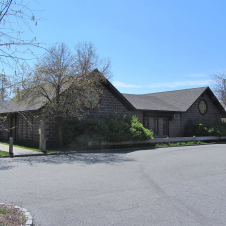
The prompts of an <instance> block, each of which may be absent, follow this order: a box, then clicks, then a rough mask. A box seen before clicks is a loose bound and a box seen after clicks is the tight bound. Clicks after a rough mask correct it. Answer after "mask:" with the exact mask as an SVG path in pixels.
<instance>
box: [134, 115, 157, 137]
mask: <svg viewBox="0 0 226 226" xmlns="http://www.w3.org/2000/svg"><path fill="white" fill-rule="evenodd" d="M130 133H131V137H132V140H150V139H153V132H151V131H150V130H149V129H146V128H144V126H143V125H142V124H141V123H140V122H139V121H138V118H137V117H136V116H133V117H132V120H131V127H130Z"/></svg>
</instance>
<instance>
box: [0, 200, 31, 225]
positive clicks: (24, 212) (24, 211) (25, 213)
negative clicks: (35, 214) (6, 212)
mask: <svg viewBox="0 0 226 226" xmlns="http://www.w3.org/2000/svg"><path fill="white" fill-rule="evenodd" d="M0 205H8V206H14V205H12V204H6V203H0ZM14 208H15V209H19V210H20V211H22V212H23V214H24V216H25V218H26V223H25V225H26V226H33V220H32V217H31V214H30V213H29V212H28V211H27V209H25V208H22V207H20V206H14Z"/></svg>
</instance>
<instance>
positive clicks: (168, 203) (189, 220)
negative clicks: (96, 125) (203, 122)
mask: <svg viewBox="0 0 226 226" xmlns="http://www.w3.org/2000/svg"><path fill="white" fill-rule="evenodd" d="M0 202H3V203H9V204H15V205H18V206H22V207H24V208H26V209H27V210H28V211H29V212H30V213H31V215H32V217H33V220H34V223H35V225H36V226H39V225H41V226H48V225H51V226H52V225H54V226H56V225H60V226H62V225H72V226H74V225H79V226H87V225H88V226H94V225H95V226H96V225H98V226H106V225H123V226H124V225H125V226H137V225H142V226H146V225H147V226H149V225H154V226H155V225H156V226H162V225H163V226H165V225H173V226H179V225H183V226H190V225H191V226H196V225H197V226H201V225H205V226H213V225H214V226H218V225H226V145H225V144H216V145H201V146H191V147H169V148H158V149H151V150H137V151H133V152H127V153H98V154H94V153H92V154H69V155H59V156H56V155H54V156H32V157H23V158H19V157H18V158H2V159H0Z"/></svg>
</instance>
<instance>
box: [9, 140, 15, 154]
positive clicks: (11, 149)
mask: <svg viewBox="0 0 226 226" xmlns="http://www.w3.org/2000/svg"><path fill="white" fill-rule="evenodd" d="M9 155H10V156H11V157H13V156H14V154H13V138H12V137H10V138H9Z"/></svg>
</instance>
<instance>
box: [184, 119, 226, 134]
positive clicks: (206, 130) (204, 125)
mask: <svg viewBox="0 0 226 226" xmlns="http://www.w3.org/2000/svg"><path fill="white" fill-rule="evenodd" d="M184 136H187V137H191V136H226V123H225V122H219V123H215V124H213V123H210V122H206V121H189V122H188V123H187V125H186V126H185V134H184Z"/></svg>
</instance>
